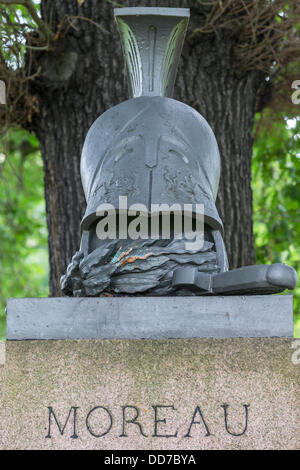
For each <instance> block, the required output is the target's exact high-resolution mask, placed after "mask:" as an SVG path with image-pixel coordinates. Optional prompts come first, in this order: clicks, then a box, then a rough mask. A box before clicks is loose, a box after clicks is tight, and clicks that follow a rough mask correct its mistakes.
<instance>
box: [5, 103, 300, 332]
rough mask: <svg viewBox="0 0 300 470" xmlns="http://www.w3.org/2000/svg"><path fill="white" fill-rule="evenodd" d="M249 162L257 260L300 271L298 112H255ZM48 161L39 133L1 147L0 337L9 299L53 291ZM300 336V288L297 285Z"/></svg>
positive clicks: (11, 138) (12, 135)
mask: <svg viewBox="0 0 300 470" xmlns="http://www.w3.org/2000/svg"><path fill="white" fill-rule="evenodd" d="M254 136H255V144H254V151H253V165H252V173H253V179H252V188H253V207H254V216H253V217H254V220H253V221H254V236H255V248H256V259H257V263H267V264H268V263H277V262H282V263H286V264H290V265H291V266H293V267H294V268H295V269H296V270H297V271H298V275H299V276H300V209H299V201H300V184H299V182H300V118H299V119H297V118H294V119H290V120H288V119H287V118H286V117H285V116H284V115H281V116H276V120H275V119H273V116H272V113H271V111H266V112H264V114H263V116H261V115H259V114H257V116H256V124H255V129H254ZM48 276H49V266H48V245H47V225H46V214H45V201H44V185H43V164H42V158H41V154H40V151H39V146H38V142H37V140H36V138H35V137H34V136H33V135H31V134H29V133H28V132H26V131H24V130H19V129H11V130H10V131H9V132H8V133H7V134H6V135H5V137H4V138H2V140H1V145H0V339H4V338H5V306H6V300H7V298H8V297H45V296H48V294H49V290H48ZM294 295H295V299H294V324H295V329H294V335H295V336H296V337H300V287H299V286H298V287H297V288H296V289H295V291H294Z"/></svg>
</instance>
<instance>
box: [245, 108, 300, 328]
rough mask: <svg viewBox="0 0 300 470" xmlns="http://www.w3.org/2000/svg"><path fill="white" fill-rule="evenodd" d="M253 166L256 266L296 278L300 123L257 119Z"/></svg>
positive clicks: (298, 321) (298, 310)
mask: <svg viewBox="0 0 300 470" xmlns="http://www.w3.org/2000/svg"><path fill="white" fill-rule="evenodd" d="M256 132H257V135H256V138H255V144H254V152H253V164H252V169H253V172H252V188H253V209H254V220H253V222H254V237H255V250H256V260H257V263H266V264H269V263H285V264H289V265H291V266H293V267H294V268H295V269H296V270H297V272H298V276H299V278H300V206H299V201H300V185H299V181H300V118H297V119H296V118H295V119H293V120H291V121H288V120H287V119H286V118H285V116H284V115H279V116H273V115H272V113H271V112H270V111H267V112H265V113H264V116H263V123H262V120H261V119H260V116H257V123H256ZM293 293H294V295H295V299H294V314H295V336H297V337H299V336H300V286H299V284H298V287H297V288H296V289H295V291H294V292H293Z"/></svg>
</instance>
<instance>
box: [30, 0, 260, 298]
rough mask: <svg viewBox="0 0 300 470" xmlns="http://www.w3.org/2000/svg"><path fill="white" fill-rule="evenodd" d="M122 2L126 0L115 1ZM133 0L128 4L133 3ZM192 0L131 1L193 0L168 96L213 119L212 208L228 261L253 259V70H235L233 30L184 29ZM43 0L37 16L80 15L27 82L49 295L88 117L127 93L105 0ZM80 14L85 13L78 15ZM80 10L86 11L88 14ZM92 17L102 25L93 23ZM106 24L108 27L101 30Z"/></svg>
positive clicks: (67, 255) (70, 228)
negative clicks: (216, 162)
mask: <svg viewBox="0 0 300 470" xmlns="http://www.w3.org/2000/svg"><path fill="white" fill-rule="evenodd" d="M122 3H123V4H126V2H122ZM133 3H134V4H133ZM194 3H196V2H193V1H191V0H190V1H189V0H182V1H178V2H174V1H165V2H163V1H157V2H156V1H148V2H145V1H135V2H132V1H131V2H127V4H130V6H139V5H142V6H172V7H174V6H180V7H189V6H190V7H191V22H190V28H189V32H188V35H187V39H186V42H185V45H184V50H183V53H182V60H181V64H180V68H179V72H178V79H177V83H176V88H175V93H174V98H175V99H179V100H180V101H183V102H185V103H187V104H189V105H191V106H193V107H194V108H196V109H197V110H198V111H199V112H200V113H201V114H202V115H203V116H204V117H205V118H206V119H207V121H208V123H209V124H210V125H211V126H212V128H213V131H214V132H215V135H216V138H217V141H218V144H219V148H220V153H221V159H222V176H221V183H220V189H219V195H218V209H219V211H220V216H221V218H222V220H223V222H224V227H225V243H226V247H227V251H228V256H229V262H230V266H231V267H232V268H233V267H238V266H242V265H247V264H253V263H254V259H255V257H254V245H253V233H252V195H251V155H252V127H253V119H254V113H255V109H256V102H257V95H258V93H259V90H260V84H261V81H262V80H264V78H263V77H262V76H261V73H259V72H255V71H251V72H248V73H240V72H239V71H238V68H237V66H236V63H235V58H234V54H233V47H234V40H233V38H232V37H231V36H228V35H226V33H225V32H222V31H217V32H216V33H214V34H210V35H207V34H205V35H202V34H197V35H196V36H194V37H192V36H191V34H190V33H191V31H192V30H193V28H194V27H196V26H198V21H199V18H200V16H199V15H200V14H201V11H200V10H199V8H200V7H199V6H198V7H194V6H193V5H194ZM53 5H55V3H54V2H53V1H52V0H43V1H42V14H43V19H44V20H45V21H48V22H51V21H52V28H53V30H54V31H55V30H56V28H57V25H59V24H60V23H62V21H63V20H64V18H65V20H66V15H71V16H76V17H78V16H80V17H82V18H81V19H74V18H73V19H72V25H71V24H70V23H67V22H66V21H65V24H69V28H64V31H65V34H64V35H63V36H62V37H60V38H59V39H58V41H57V46H56V47H55V49H54V50H53V51H50V52H38V53H36V55H35V67H36V68H37V67H40V76H39V78H38V79H36V80H35V81H34V83H33V85H32V92H33V93H35V94H37V95H38V96H39V102H40V110H39V114H38V115H37V117H36V119H35V120H34V122H33V130H34V132H35V133H36V135H37V137H38V139H39V142H40V145H41V150H42V155H43V160H44V170H45V197H46V211H47V223H48V229H49V256H50V295H52V296H59V295H61V293H60V285H59V280H60V277H61V275H62V274H63V273H64V272H65V269H66V266H67V265H68V263H69V262H70V260H71V257H72V256H73V254H74V253H75V251H76V250H78V249H79V244H80V221H81V218H82V216H83V213H84V210H85V199H84V195H83V191H82V186H81V180H80V170H79V168H80V154H81V149H82V145H83V142H84V138H85V136H86V134H87V131H88V129H89V127H90V126H91V124H92V123H93V121H94V120H95V119H96V118H97V117H98V116H99V115H100V114H102V113H103V112H104V111H105V110H106V109H108V108H110V107H112V106H114V105H116V104H118V103H119V102H121V101H123V100H125V99H127V96H128V94H127V85H126V79H125V74H124V63H123V58H122V50H121V43H120V39H119V35H118V32H117V28H116V25H115V22H114V20H113V8H112V5H111V4H109V3H108V2H107V1H106V0H101V1H99V0H88V1H85V2H83V3H82V5H81V6H79V5H78V2H76V1H74V0H64V1H63V2H58V1H57V2H56V6H53ZM84 18H85V19H84ZM86 18H90V19H91V20H92V21H93V23H92V22H90V21H88V20H87V19H86ZM94 23H97V24H98V25H99V26H100V27H101V29H100V27H97V26H96V25H95V24H94ZM103 29H105V31H106V32H104V31H103Z"/></svg>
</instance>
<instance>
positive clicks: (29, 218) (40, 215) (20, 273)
mask: <svg viewBox="0 0 300 470" xmlns="http://www.w3.org/2000/svg"><path fill="white" fill-rule="evenodd" d="M1 144H2V145H1V147H0V339H1V337H3V336H4V334H5V333H4V331H5V330H4V324H5V315H4V309H5V306H6V300H7V298H8V297H40V296H47V295H48V250H47V229H46V217H45V202H44V188H43V167H42V159H41V155H40V152H39V148H38V143H37V140H36V138H35V137H34V136H32V135H31V134H29V133H28V132H26V131H22V130H11V131H10V132H9V133H8V134H7V135H6V138H5V141H4V140H3V139H2V142H1Z"/></svg>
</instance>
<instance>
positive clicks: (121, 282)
mask: <svg viewBox="0 0 300 470" xmlns="http://www.w3.org/2000/svg"><path fill="white" fill-rule="evenodd" d="M115 18H116V21H117V24H118V27H119V31H120V35H121V39H122V44H123V50H124V56H125V62H126V67H127V77H128V82H129V90H130V99H129V100H128V101H125V102H123V103H121V104H119V105H117V106H115V107H113V108H111V109H109V110H108V111H106V112H105V113H103V114H102V115H101V116H100V117H99V118H98V119H97V120H96V121H95V122H94V124H93V125H92V126H91V128H90V130H89V132H88V134H87V137H86V139H85V143H84V146H83V151H82V157H81V177H82V183H83V188H84V192H85V196H86V200H87V209H86V212H85V214H84V217H83V220H82V242H81V247H80V251H79V252H77V253H76V254H75V255H74V257H73V259H72V262H71V263H70V265H69V267H68V269H67V273H66V275H64V276H63V277H62V279H61V286H62V291H63V292H64V293H65V294H67V295H77V296H89V295H92V296H95V295H141V294H143V295H170V294H171V295H195V294H230V293H231V294H232V293H233V294H235V293H236V294H238V293H273V292H280V291H282V290H284V289H286V288H290V289H292V288H294V287H295V284H296V281H297V275H296V272H295V270H294V269H293V268H291V267H289V266H285V265H282V264H275V265H271V266H267V265H260V266H247V267H244V268H239V269H236V270H232V271H228V263H227V256H226V250H225V246H224V243H223V239H222V232H223V225H222V221H221V219H220V217H219V214H218V211H217V209H216V206H215V200H216V196H217V192H218V185H219V178H220V164H221V162H220V155H219V150H218V145H217V142H216V139H215V136H214V134H213V131H212V129H211V128H210V126H209V124H208V123H207V122H206V120H205V119H204V118H203V117H202V116H201V115H200V114H199V113H198V112H196V111H195V110H194V109H193V108H191V107H190V106H187V105H186V104H183V103H181V102H179V101H176V100H174V99H172V98H171V96H172V92H173V86H174V81H175V77H176V72H177V66H178V61H179V58H180V53H181V49H182V45H183V41H184V37H185V33H186V29H187V25H188V20H189V10H188V9H177V8H121V9H115ZM120 197H121V200H122V198H125V197H126V204H127V205H126V207H124V208H123V207H122V208H121V207H120ZM100 204H101V205H102V206H103V205H104V206H105V210H104V211H102V212H101V211H100V212H99V205H100ZM136 204H138V205H139V206H141V207H142V209H141V208H139V209H140V210H139V213H140V214H141V215H142V216H143V217H144V218H146V219H147V220H148V219H149V217H150V215H153V206H155V207H159V206H161V205H162V204H163V205H164V206H161V207H160V208H159V209H157V214H154V215H157V216H158V217H159V216H163V215H164V207H165V206H168V207H172V206H173V205H174V204H175V205H176V204H177V205H178V204H179V205H186V207H188V209H187V212H189V214H188V215H189V216H190V218H191V220H193V218H196V219H197V214H196V213H195V206H196V205H202V206H203V208H204V220H203V224H204V235H203V243H202V244H201V245H199V246H197V247H196V246H195V247H192V248H187V245H186V241H187V240H186V238H185V236H184V234H182V233H181V234H180V235H181V237H179V236H178V235H179V234H178V233H177V232H176V227H175V225H174V224H173V227H172V229H171V230H170V237H168V238H164V237H163V236H160V237H153V236H151V235H149V236H147V237H144V238H135V239H130V238H128V237H126V236H124V234H123V235H120V233H121V231H122V230H123V229H124V227H123V229H122V227H121V222H120V220H121V217H122V210H123V212H126V217H127V216H128V215H129V213H130V211H128V210H127V209H128V207H133V206H135V205H136ZM114 208H116V211H115V209H114ZM143 208H144V209H143ZM110 211H111V215H113V216H114V217H115V219H114V220H115V229H116V231H115V234H117V235H116V236H114V237H105V236H100V237H99V233H98V228H97V227H98V224H99V221H100V220H103V214H104V213H106V214H109V213H110ZM154 212H155V211H154ZM117 215H118V216H119V218H118V221H116V216H117ZM123 216H124V214H123ZM123 220H124V219H123ZM126 221H127V222H126V223H128V218H127V219H126ZM177 231H178V230H177ZM147 235H148V232H147Z"/></svg>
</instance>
